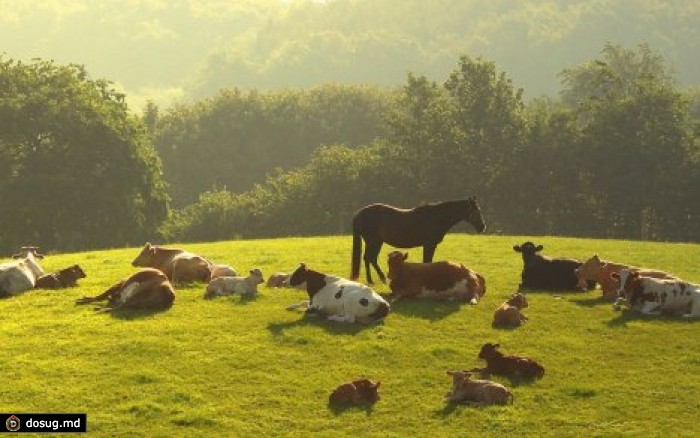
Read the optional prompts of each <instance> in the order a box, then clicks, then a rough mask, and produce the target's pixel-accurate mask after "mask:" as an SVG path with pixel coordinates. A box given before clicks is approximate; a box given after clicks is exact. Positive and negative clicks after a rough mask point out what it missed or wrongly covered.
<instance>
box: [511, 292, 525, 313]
mask: <svg viewBox="0 0 700 438" xmlns="http://www.w3.org/2000/svg"><path fill="white" fill-rule="evenodd" d="M508 304H510V305H511V306H514V307H517V308H518V309H524V308H526V307H527V306H528V304H527V297H526V296H525V295H524V294H522V293H520V292H516V293H514V294H513V295H511V296H510V298H509V299H508Z"/></svg>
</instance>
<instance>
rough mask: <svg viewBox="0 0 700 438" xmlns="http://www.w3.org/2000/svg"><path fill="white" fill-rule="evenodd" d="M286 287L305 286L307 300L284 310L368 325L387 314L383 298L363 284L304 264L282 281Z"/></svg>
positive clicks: (330, 319)
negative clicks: (301, 311) (300, 311)
mask: <svg viewBox="0 0 700 438" xmlns="http://www.w3.org/2000/svg"><path fill="white" fill-rule="evenodd" d="M285 285H286V286H290V287H295V288H301V287H305V289H306V292H307V294H308V295H309V300H308V301H304V302H302V303H299V304H294V305H291V306H289V307H287V309H289V310H291V309H295V308H298V307H307V309H306V312H305V315H307V316H314V315H322V316H324V317H326V319H328V320H329V321H335V322H345V323H350V324H352V323H355V322H358V323H362V324H369V323H373V322H376V321H379V320H381V319H383V318H384V317H386V316H387V315H388V314H389V310H390V308H391V307H390V306H389V303H387V302H386V301H385V300H384V298H382V297H381V295H379V294H378V293H376V292H375V291H374V290H372V289H371V288H370V287H369V286H365V285H364V284H361V283H358V282H355V281H351V280H347V279H344V278H340V277H335V276H332V275H327V274H323V273H321V272H318V271H314V270H311V269H308V268H307V267H306V264H305V263H301V264H300V265H299V267H298V268H297V269H296V270H295V271H294V272H293V273H292V274H291V275H290V276H289V277H288V278H287V279H286V280H285Z"/></svg>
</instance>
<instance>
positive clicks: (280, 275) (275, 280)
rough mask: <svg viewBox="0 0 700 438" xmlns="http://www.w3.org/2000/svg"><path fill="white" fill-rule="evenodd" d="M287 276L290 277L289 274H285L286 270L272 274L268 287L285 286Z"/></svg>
mask: <svg viewBox="0 0 700 438" xmlns="http://www.w3.org/2000/svg"><path fill="white" fill-rule="evenodd" d="M287 277H289V274H285V273H284V272H277V273H275V274H272V275H270V278H268V279H267V287H284V282H285V280H287Z"/></svg>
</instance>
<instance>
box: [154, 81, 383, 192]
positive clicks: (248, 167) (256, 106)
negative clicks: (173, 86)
mask: <svg viewBox="0 0 700 438" xmlns="http://www.w3.org/2000/svg"><path fill="white" fill-rule="evenodd" d="M390 96H391V93H390V92H389V91H387V90H379V89H376V88H370V87H351V86H334V85H327V86H323V87H318V88H314V89H311V90H308V91H283V92H270V93H259V92H256V91H250V92H244V91H241V90H239V89H233V90H224V91H222V92H221V93H220V94H219V95H218V96H217V97H216V98H212V99H204V100H202V101H200V102H198V103H196V104H194V105H191V106H186V105H178V106H176V107H174V108H172V109H170V110H168V111H166V112H164V113H163V114H160V113H158V112H157V108H154V107H153V106H151V107H150V111H148V112H147V114H153V111H154V110H155V111H156V113H155V115H154V116H153V117H152V118H153V119H154V120H153V122H152V123H151V124H152V125H153V131H154V142H155V147H156V149H157V150H158V153H159V154H160V156H161V157H162V159H163V166H164V171H165V173H166V175H167V177H168V183H169V184H170V194H171V196H172V199H173V202H174V204H175V205H178V206H182V205H186V204H189V203H192V202H194V201H196V200H197V198H198V196H199V194H200V193H202V192H204V191H205V190H210V189H215V188H219V189H228V190H230V191H233V192H242V191H246V190H248V189H251V188H252V187H253V185H254V184H255V183H258V182H261V181H264V179H265V175H266V174H267V173H268V172H270V171H271V170H272V169H274V168H276V167H282V168H284V169H286V170H291V169H293V168H295V167H297V166H300V165H302V164H306V163H307V162H308V158H309V156H310V155H311V153H312V152H313V151H314V150H315V149H316V148H317V147H318V146H319V145H322V144H333V143H344V144H347V145H349V146H358V145H362V144H367V143H369V142H370V141H371V140H372V139H374V138H375V137H376V136H377V135H379V132H378V128H379V126H378V122H379V120H380V119H381V115H382V114H383V113H384V111H385V109H386V107H387V106H388V105H389V102H390Z"/></svg>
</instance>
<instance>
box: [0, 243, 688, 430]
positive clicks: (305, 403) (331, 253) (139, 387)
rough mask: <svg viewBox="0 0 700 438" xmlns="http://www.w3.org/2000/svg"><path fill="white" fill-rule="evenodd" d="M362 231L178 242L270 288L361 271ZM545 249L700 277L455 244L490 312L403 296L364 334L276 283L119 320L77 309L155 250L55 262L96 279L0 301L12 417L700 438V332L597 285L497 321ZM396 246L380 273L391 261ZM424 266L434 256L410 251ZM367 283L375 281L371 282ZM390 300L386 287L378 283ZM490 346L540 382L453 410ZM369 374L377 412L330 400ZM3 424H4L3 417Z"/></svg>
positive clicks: (677, 267)
mask: <svg viewBox="0 0 700 438" xmlns="http://www.w3.org/2000/svg"><path fill="white" fill-rule="evenodd" d="M351 240H352V239H351V237H349V236H338V237H318V238H287V239H271V240H249V241H231V242H217V243H201V244H183V245H173V246H180V247H184V248H187V249H189V250H191V251H193V252H196V253H199V254H201V255H203V256H205V257H208V258H210V259H211V260H213V261H215V262H219V263H228V264H231V265H233V266H234V267H235V268H236V269H237V270H238V271H239V272H244V273H247V271H248V270H249V269H250V268H252V267H259V268H261V269H262V270H263V273H264V274H265V277H267V276H268V275H269V274H272V273H274V272H276V271H291V270H293V269H294V268H296V266H297V265H298V263H299V262H301V261H304V262H306V263H307V264H308V265H309V267H311V268H313V269H317V270H320V271H322V272H327V273H332V274H337V275H340V276H347V275H348V274H349V271H350V249H351ZM525 240H533V241H534V242H535V243H538V244H543V245H544V246H545V249H544V251H543V253H544V254H547V255H565V256H570V257H575V258H579V259H585V258H587V257H589V256H591V255H592V254H594V253H598V254H599V255H600V256H601V257H602V258H604V259H609V260H613V261H618V262H626V263H630V264H635V265H640V266H646V267H651V268H659V269H665V270H668V271H670V272H673V273H675V274H676V275H678V276H680V277H681V278H684V279H686V280H689V281H693V282H699V283H700V245H695V244H670V243H650V242H631V241H619V240H593V239H573V238H556V237H533V238H528V237H523V236H515V237H514V236H488V235H485V236H482V235H471V234H448V235H447V236H446V238H445V241H444V242H443V243H442V244H441V245H440V246H439V247H438V249H437V252H436V256H435V259H436V260H443V259H449V260H454V261H459V262H463V263H464V264H465V265H467V266H469V267H470V268H473V269H475V270H476V271H477V272H479V273H481V274H482V275H484V276H485V277H486V281H487V293H486V296H485V297H484V299H483V300H482V301H481V302H480V303H479V304H478V305H477V306H469V305H459V304H457V303H442V302H435V301H404V302H398V303H396V304H395V305H394V306H393V308H392V312H391V313H390V314H389V316H388V317H387V318H386V320H385V321H384V322H383V323H381V324H378V325H372V326H367V327H361V326H346V325H337V324H333V323H329V322H322V321H314V320H305V319H303V318H302V314H301V312H300V311H288V310H285V306H287V305H288V304H291V303H295V302H298V301H301V300H303V299H305V298H306V294H305V292H302V291H298V290H292V289H269V288H267V287H265V286H264V285H261V287H260V288H259V290H260V294H259V296H258V297H256V298H253V299H241V298H240V297H239V296H233V297H222V298H218V299H214V300H204V299H203V293H204V288H205V285H204V284H201V283H193V284H187V285H180V286H179V287H177V298H176V300H175V305H174V306H173V308H172V309H170V310H169V311H167V312H163V313H156V314H146V315H144V314H121V315H109V314H100V313H95V312H93V310H92V306H76V305H74V301H75V299H77V298H79V297H82V296H85V295H90V296H91V295H96V294H98V293H100V292H102V291H103V290H104V289H106V288H107V287H108V286H109V285H111V284H112V283H114V282H115V281H117V280H118V279H120V278H123V277H126V276H127V275H129V274H130V273H132V272H133V271H134V268H132V267H131V265H130V262H131V260H132V259H133V258H134V257H135V256H136V255H137V254H138V252H139V250H140V248H128V249H114V250H110V251H91V252H83V253H77V254H55V255H48V256H47V257H46V258H45V259H44V261H43V263H42V266H43V267H44V269H45V270H47V271H52V270H56V269H60V268H63V267H66V266H69V265H71V264H74V263H78V264H80V265H81V266H82V267H83V269H84V270H85V272H86V273H87V275H88V278H85V279H82V280H80V286H79V287H77V288H73V289H67V290H63V291H44V290H35V291H30V292H27V293H25V294H23V295H20V296H17V297H12V298H8V299H3V300H0V315H2V316H1V317H0V333H2V341H1V343H0V369H1V370H2V381H3V385H2V386H0V412H18V413H19V412H86V413H87V415H88V432H89V434H90V435H96V436H130V437H131V436H146V437H153V436H163V437H166V436H167V437H171V436H241V437H243V436H297V435H299V436H301V435H304V436H308V435H309V434H313V435H318V436H358V437H359V436H362V437H366V436H396V437H407V436H416V437H421V436H422V437H435V436H460V437H461V436H577V437H578V436H664V437H668V436H693V435H695V436H697V435H699V434H700V431H699V430H698V428H697V423H698V412H699V411H700V322H695V321H687V320H683V319H682V318H670V317H662V318H648V317H641V316H632V315H629V314H623V313H619V312H615V311H613V310H612V308H611V305H610V304H609V303H606V302H603V301H601V300H600V299H599V296H600V291H599V290H596V291H591V292H585V293H576V292H567V293H550V292H532V293H530V294H529V295H528V296H529V301H530V307H529V308H527V309H525V311H524V313H525V314H526V315H528V316H529V317H530V321H529V322H528V323H527V324H525V325H524V326H523V327H521V328H518V329H514V330H504V329H495V328H492V327H491V319H492V316H493V311H494V309H495V308H496V307H498V306H499V305H500V304H501V303H502V302H503V301H504V300H505V299H506V297H507V296H508V295H509V294H510V293H512V292H513V291H515V290H516V288H517V285H518V283H519V281H520V271H521V267H522V260H521V258H520V255H519V254H516V253H515V252H514V251H513V250H512V246H513V245H514V244H520V243H523V242H524V241H525ZM389 250H390V248H389V247H387V246H385V247H384V248H383V251H382V254H381V255H380V257H381V258H380V262H381V265H382V266H383V267H385V266H386V254H387V253H388V251H389ZM409 252H410V257H409V260H413V261H418V260H419V258H420V249H419V248H418V249H413V250H410V251H409ZM362 278H364V270H363V271H362ZM376 289H377V291H378V292H380V293H382V294H384V293H387V292H388V286H387V285H385V284H379V285H377V287H376ZM485 342H500V344H501V349H502V351H504V352H505V353H514V354H523V355H527V356H531V357H533V358H535V359H537V360H538V361H539V362H540V363H542V364H543V365H544V366H545V368H546V373H545V376H544V378H543V379H541V380H538V381H534V382H528V383H523V382H510V381H508V380H507V379H504V378H500V377H498V376H494V377H493V379H494V380H497V381H500V382H501V383H504V384H505V385H507V386H509V387H511V388H512V391H513V393H514V396H515V402H514V404H513V405H508V406H498V407H488V408H475V407H469V406H449V405H446V404H445V403H444V402H443V397H444V395H445V393H446V392H447V391H448V389H449V387H450V384H451V378H450V377H448V376H447V375H446V374H445V371H446V370H448V369H469V368H473V367H477V366H482V365H483V362H482V361H480V360H479V359H477V357H476V355H477V353H478V351H479V348H480V346H481V345H482V344H483V343H485ZM361 375H365V376H367V377H368V378H370V379H372V380H380V381H381V382H382V386H381V389H380V394H381V397H382V398H381V400H380V401H379V402H378V403H376V404H375V405H374V406H373V407H356V408H348V409H345V410H335V409H331V408H330V407H329V406H328V405H327V400H328V395H329V394H330V392H331V390H332V389H333V388H335V387H336V386H337V385H339V384H340V383H342V382H345V381H347V380H351V379H353V378H355V377H358V376H361ZM3 420H4V419H3Z"/></svg>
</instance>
